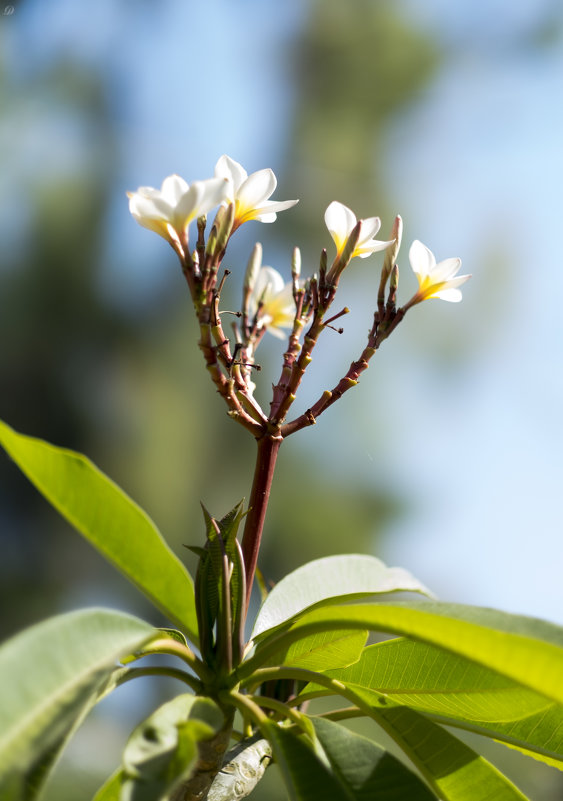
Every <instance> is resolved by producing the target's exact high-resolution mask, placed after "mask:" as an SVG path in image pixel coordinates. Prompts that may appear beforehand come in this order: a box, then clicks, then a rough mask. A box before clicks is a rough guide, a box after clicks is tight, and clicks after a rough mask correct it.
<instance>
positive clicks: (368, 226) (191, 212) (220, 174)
mask: <svg viewBox="0 0 563 801" xmlns="http://www.w3.org/2000/svg"><path fill="white" fill-rule="evenodd" d="M276 186H277V181H276V177H275V175H274V173H273V172H272V170H270V169H263V170H258V171H256V172H253V173H251V174H250V175H249V174H248V173H247V172H246V170H245V169H244V168H243V167H242V165H241V164H239V163H238V162H237V161H235V160H234V159H232V158H229V156H226V155H223V156H221V158H220V159H219V160H218V161H217V164H216V165H215V171H214V177H213V178H207V179H205V180H201V181H194V182H193V183H192V184H191V185H190V184H188V183H187V182H186V181H185V180H184V179H183V178H181V177H180V176H179V175H171V176H169V177H168V178H165V180H164V181H163V183H162V186H161V188H160V189H154V188H152V187H147V186H143V187H140V188H139V189H138V190H137V191H136V192H131V193H129V208H130V211H131V214H132V215H133V217H134V218H135V220H136V221H137V222H138V223H139V224H140V225H142V226H144V227H145V228H148V229H150V230H152V231H155V232H156V233H157V234H159V235H160V236H162V237H163V238H164V239H166V240H167V241H168V242H169V243H170V244H171V245H172V247H173V248H174V249H175V250H176V252H177V253H178V255H179V256H180V259H181V260H182V263H183V265H184V267H185V268H186V269H185V272H186V271H187V272H188V273H190V271H191V274H192V275H193V276H196V275H198V274H199V273H198V271H201V261H202V259H207V260H208V262H209V263H208V267H207V270H208V272H209V269H210V268H209V264H211V262H213V259H214V258H215V262H216V263H215V262H214V263H213V266H212V269H211V274H213V275H216V271H217V266H218V263H219V261H220V258H221V257H222V255H223V254H224V250H225V247H226V244H227V242H228V239H229V238H230V236H232V234H233V233H234V232H235V231H236V230H237V228H239V227H240V226H241V225H242V224H243V223H246V222H249V221H250V220H257V221H258V222H265V223H269V222H273V221H274V220H275V219H276V216H277V214H278V213H279V212H281V211H284V210H286V209H289V208H291V207H292V206H294V205H295V204H296V203H297V202H298V201H297V200H282V201H275V200H270V197H271V195H272V194H273V193H274V191H275V189H276ZM216 207H218V209H219V211H218V214H217V217H216V218H215V223H214V229H213V230H214V237H215V238H214V239H213V238H212V236H211V235H210V236H209V238H208V242H207V246H204V245H205V243H202V240H201V238H198V244H197V246H196V248H195V249H194V250H193V253H191V254H190V250H189V228H190V223H192V222H193V221H196V220H197V221H198V229H199V231H200V236H201V235H202V231H203V230H204V228H205V216H206V215H207V214H208V212H210V211H211V210H212V209H213V208H216ZM324 219H325V223H326V226H327V228H328V231H329V233H330V235H331V237H332V239H333V241H334V244H335V246H336V255H335V257H334V261H333V262H332V266H331V267H330V269H327V267H326V256H325V266H324V268H323V266H322V265H323V261H322V259H321V272H320V273H319V276H318V277H317V276H313V278H312V279H310V282H309V283H308V284H307V285H306V286H307V287H309V288H308V289H307V290H305V289H304V288H301V289H299V281H298V277H297V276H296V275H295V274H294V277H293V282H288V283H286V282H284V280H283V278H282V277H281V275H280V274H279V273H278V272H277V271H276V270H274V269H273V267H266V266H262V264H261V259H262V251H261V247H260V249H259V251H258V250H257V249H255V251H254V253H253V257H252V258H251V261H250V263H249V269H248V271H247V275H246V278H245V282H244V293H243V311H242V316H243V317H244V320H245V326H246V329H247V330H246V340H247V341H246V342H243V343H242V344H241V343H239V344H240V345H241V347H246V346H248V345H249V343H251V344H253V346H254V347H255V346H256V345H257V344H258V341H259V339H260V338H261V335H262V334H263V333H264V330H268V331H270V333H272V334H273V335H274V336H277V337H283V336H284V334H283V329H284V328H286V329H287V328H292V327H293V326H294V323H295V322H296V320H298V319H299V316H300V315H301V316H302V320H301V322H304V321H305V320H306V319H307V314H306V313H305V311H304V309H308V314H309V317H310V314H311V309H312V304H313V299H312V297H313V296H312V295H311V291H312V290H311V287H313V289H314V292H313V294H314V293H317V297H318V293H319V291H321V290H322V287H321V284H322V283H323V282H324V284H325V290H326V292H328V294H327V298H328V297H330V300H329V301H328V303H330V302H332V297H333V295H334V290H335V289H336V286H337V284H338V281H339V278H340V275H341V273H342V271H343V270H344V269H345V268H346V266H347V265H348V264H349V262H350V261H351V260H352V259H353V258H361V259H364V258H366V257H367V256H370V255H371V254H372V253H377V252H378V251H386V255H385V261H384V266H383V271H382V277H381V283H380V294H379V300H378V305H379V318H380V319H379V323H380V335H381V333H382V332H383V331H387V332H388V331H389V330H390V329H389V324H390V314H391V312H390V311H389V309H392V310H393V311H392V316H393V320H394V325H396V324H397V322H398V321H400V319H402V317H403V316H404V314H405V313H406V311H407V310H408V309H409V308H411V307H412V306H414V305H416V304H417V303H420V302H421V301H423V300H426V299H428V298H440V299H442V300H447V301H452V302H457V301H459V300H461V291H460V289H459V287H460V286H461V285H462V284H463V283H464V282H465V281H467V280H468V278H470V276H469V275H457V273H458V272H459V269H460V266H461V260H460V259H458V258H450V259H445V260H444V261H441V262H439V263H436V259H435V258H434V255H433V253H432V252H431V251H430V250H429V249H428V248H427V247H426V246H425V245H423V244H422V243H421V242H419V241H418V240H415V241H414V242H413V243H412V245H411V248H410V251H409V259H410V264H411V267H412V270H413V272H414V274H415V276H416V278H417V280H418V290H417V292H416V293H415V294H414V295H413V297H412V298H411V299H410V300H409V301H408V303H406V304H405V306H403V307H402V309H400V310H399V314H398V316H397V313H396V310H395V297H396V290H397V284H398V268H397V267H396V265H395V260H396V258H397V255H398V251H399V247H400V240H401V232H402V221H401V218H400V217H397V218H396V220H395V224H394V225H393V229H392V232H391V238H390V239H389V240H379V239H376V238H375V235H376V234H377V233H378V231H379V229H380V227H381V220H380V219H379V217H367V218H364V219H361V220H358V219H357V217H356V215H355V214H354V213H353V212H352V211H351V209H349V208H348V207H347V206H345V205H343V204H342V203H339V202H337V201H333V202H332V203H330V205H329V206H328V208H327V209H326V212H325V217H324ZM218 241H220V247H219V246H218V245H217V242H218ZM258 247H259V246H257V248H258ZM215 251H219V256H218V255H217V253H216V252H215ZM209 260H211V261H209ZM194 280H195V279H194ZM202 281H203V279H202ZM319 281H320V283H319ZM388 281H389V286H390V290H389V292H390V294H389V301H388V303H387V307H388V311H387V312H385V311H384V305H385V304H384V292H385V287H386V284H387V282H388ZM203 284H205V286H207V288H208V289H209V287H210V286H211V285H210V284H209V281H207V283H205V281H203ZM191 288H192V289H193V281H192V287H191ZM325 290H323V291H325ZM307 292H308V293H309V294H308V295H307V297H308V299H309V300H308V301H307V302H304V297H305V295H306V294H307ZM331 293H332V294H331ZM315 302H318V301H315ZM327 308H328V305H327ZM324 311H326V309H324ZM385 315H386V319H385V320H384V319H383V317H384V316H385ZM249 321H250V322H249ZM250 323H252V324H250ZM387 335H388V334H387ZM378 341H379V340H378ZM225 358H226V357H225Z"/></svg>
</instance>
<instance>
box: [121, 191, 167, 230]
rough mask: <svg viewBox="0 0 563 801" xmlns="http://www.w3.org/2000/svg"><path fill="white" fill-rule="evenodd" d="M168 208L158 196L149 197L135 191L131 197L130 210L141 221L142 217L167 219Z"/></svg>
mask: <svg viewBox="0 0 563 801" xmlns="http://www.w3.org/2000/svg"><path fill="white" fill-rule="evenodd" d="M167 210H168V209H167V208H166V207H164V208H163V203H162V201H161V200H160V198H159V197H158V196H155V197H147V196H146V195H140V194H139V193H138V192H135V193H134V194H132V195H131V196H130V197H129V211H130V212H131V214H132V215H133V217H135V219H136V220H137V221H138V222H141V218H146V219H148V220H167V219H168V214H167ZM141 225H143V223H141Z"/></svg>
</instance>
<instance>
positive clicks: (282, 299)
mask: <svg viewBox="0 0 563 801" xmlns="http://www.w3.org/2000/svg"><path fill="white" fill-rule="evenodd" d="M248 307H249V311H250V313H251V314H252V315H253V316H254V315H255V314H256V313H257V312H258V310H259V311H260V313H259V316H258V321H259V323H260V325H261V326H263V327H265V328H267V330H268V331H269V332H270V334H273V335H274V336H275V337H277V338H278V339H283V338H284V336H285V334H284V332H283V330H282V329H283V328H291V326H292V325H293V320H294V318H295V302H294V300H293V289H292V285H291V284H290V283H288V284H284V282H283V278H282V277H281V275H280V274H279V273H278V271H277V270H274V268H273V267H260V270H259V272H258V275H257V277H256V281H255V283H254V286H253V288H252V292H251V293H250V298H249V303H248Z"/></svg>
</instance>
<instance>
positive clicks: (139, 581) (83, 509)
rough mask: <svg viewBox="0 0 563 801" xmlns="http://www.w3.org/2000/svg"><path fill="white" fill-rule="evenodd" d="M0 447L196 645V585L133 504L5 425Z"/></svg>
mask: <svg viewBox="0 0 563 801" xmlns="http://www.w3.org/2000/svg"><path fill="white" fill-rule="evenodd" d="M0 445H2V446H3V447H4V449H5V450H6V452H7V453H8V454H9V455H10V456H11V457H12V459H13V460H14V461H15V462H16V464H17V465H18V467H19V468H20V470H22V472H23V473H25V475H26V476H27V477H28V478H29V480H30V481H31V482H32V483H33V484H35V486H36V487H37V489H38V490H39V492H41V493H42V494H43V495H44V496H45V498H47V500H48V501H49V502H50V503H51V504H52V505H53V506H54V507H55V509H57V510H58V511H59V512H60V513H61V515H62V516H63V517H65V518H66V519H67V520H68V521H69V523H71V524H72V525H73V526H74V527H75V528H76V529H77V530H78V531H79V532H80V533H81V534H83V535H84V536H85V537H86V539H87V540H89V541H90V542H91V543H92V545H94V547H95V548H97V550H98V551H100V552H101V553H102V554H103V555H104V556H105V557H106V558H107V559H109V561H110V562H112V563H113V564H114V565H115V566H116V567H117V568H118V569H119V570H120V571H121V572H122V573H123V574H124V575H125V576H127V578H128V579H130V581H132V582H133V584H135V585H136V586H137V587H138V588H139V589H140V590H141V591H142V592H143V593H144V594H145V595H146V596H148V598H150V600H151V601H152V602H153V603H154V604H155V605H156V606H157V607H158V608H159V609H160V610H161V611H162V612H164V614H165V615H166V616H167V617H169V618H170V620H172V621H174V623H175V624H176V625H178V626H180V627H181V628H184V629H185V630H186V631H187V632H188V633H189V634H190V636H191V637H192V639H194V640H195V641H196V642H197V621H196V612H195V599H194V589H193V582H192V579H191V577H190V575H189V573H188V571H187V570H186V568H185V567H184V565H183V564H182V563H181V562H180V560H179V559H178V558H177V557H176V556H175V555H174V553H173V552H172V551H171V550H170V548H169V547H168V545H167V544H166V542H165V541H164V539H163V538H162V535H161V534H160V532H159V531H158V529H157V528H156V526H155V524H154V523H153V522H152V520H151V519H150V518H149V517H148V516H147V515H146V513H145V512H143V510H142V509H141V508H140V507H139V506H137V504H136V503H134V502H133V501H132V500H131V498H129V497H128V496H127V495H126V494H125V493H124V492H123V490H121V489H120V488H119V487H118V486H117V485H116V484H114V483H113V481H111V480H110V479H109V478H108V477H107V476H106V475H104V473H102V472H101V471H100V470H99V469H98V468H97V467H96V466H95V465H94V464H93V463H92V462H91V461H90V460H89V459H87V458H86V457H85V456H82V454H79V453H75V452H74V451H70V450H65V449H64V448H58V447H56V446H54V445H50V444H49V443H47V442H44V441H43V440H40V439H35V438H34V437H27V436H25V435H23V434H18V433H17V432H16V431H14V430H13V429H12V428H10V427H9V426H7V425H6V424H5V423H2V422H0Z"/></svg>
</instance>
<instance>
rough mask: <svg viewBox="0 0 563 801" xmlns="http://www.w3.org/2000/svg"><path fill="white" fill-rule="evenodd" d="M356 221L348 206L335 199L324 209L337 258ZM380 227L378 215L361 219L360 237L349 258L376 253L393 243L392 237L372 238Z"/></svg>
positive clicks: (363, 257) (361, 257)
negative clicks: (385, 238)
mask: <svg viewBox="0 0 563 801" xmlns="http://www.w3.org/2000/svg"><path fill="white" fill-rule="evenodd" d="M357 222H358V220H357V218H356V215H355V214H354V212H353V211H352V210H351V209H349V208H348V206H345V205H344V204H343V203H339V202H338V201H337V200H333V201H332V203H331V204H330V205H329V207H328V208H327V210H326V211H325V223H326V227H327V228H328V230H329V233H330V235H331V237H332V238H333V240H334V244H335V245H336V256H337V258H338V256H340V255H341V253H342V251H343V250H344V246H345V245H346V242H347V240H348V237H349V236H350V234H351V233H352V231H353V230H354V228H355V227H356V225H357ZM380 227H381V220H380V219H379V217H367V218H366V219H365V220H362V228H361V231H360V238H359V240H358V244H357V245H356V247H355V248H354V252H353V253H352V256H351V258H354V257H355V256H359V257H360V259H365V258H366V256H369V255H371V254H372V253H376V252H377V251H378V250H385V248H386V247H389V245H392V244H393V242H394V241H395V240H393V239H391V240H390V241H389V242H382V241H380V240H378V239H373V237H374V236H375V234H376V233H377V232H378V231H379V229H380Z"/></svg>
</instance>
